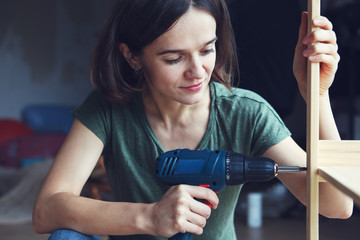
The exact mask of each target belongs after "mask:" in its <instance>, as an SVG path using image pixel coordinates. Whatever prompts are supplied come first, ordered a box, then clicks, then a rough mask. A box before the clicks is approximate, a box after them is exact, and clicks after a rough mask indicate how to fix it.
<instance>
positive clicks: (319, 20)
mask: <svg viewBox="0 0 360 240" xmlns="http://www.w3.org/2000/svg"><path fill="white" fill-rule="evenodd" d="M313 24H314V26H315V27H319V28H322V29H325V30H332V29H333V24H332V23H331V22H330V21H329V19H327V18H326V17H323V16H319V17H316V18H314V19H313Z"/></svg>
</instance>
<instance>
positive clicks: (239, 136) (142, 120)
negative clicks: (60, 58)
mask: <svg viewBox="0 0 360 240" xmlns="http://www.w3.org/2000/svg"><path fill="white" fill-rule="evenodd" d="M210 91H211V111H210V120H209V124H208V127H207V131H206V133H205V135H204V137H203V139H202V140H201V142H200V143H199V146H198V147H197V149H206V148H210V149H223V150H227V151H233V152H238V153H242V154H244V155H248V156H259V155H261V154H263V153H264V152H265V151H266V150H267V149H268V148H269V147H270V146H272V145H274V144H276V143H278V142H280V141H281V140H283V139H284V138H286V137H288V136H289V135H290V132H289V130H288V129H287V128H286V127H285V125H284V123H283V122H282V120H281V119H280V117H279V116H278V115H277V113H276V112H275V111H274V110H273V108H272V107H271V106H270V105H269V104H268V103H267V102H266V101H265V100H263V99H262V98H261V97H260V96H258V95H257V94H255V93H253V92H251V91H247V90H244V89H238V88H234V89H233V91H229V90H228V89H226V88H225V87H224V86H223V85H221V84H219V83H211V84H210ZM74 116H75V117H76V118H77V119H79V120H80V121H81V122H82V123H83V124H84V125H85V126H86V127H88V128H89V129H90V130H91V131H92V132H94V133H95V135H96V136H98V137H99V138H100V139H101V141H102V142H103V143H104V145H105V147H104V151H103V155H104V161H105V166H106V171H107V175H108V179H109V183H110V186H111V190H112V193H113V197H114V200H115V201H121V202H141V203H152V202H156V201H159V200H160V199H161V197H162V196H163V194H164V193H165V191H166V190H167V189H168V186H165V185H163V184H161V183H160V182H159V181H158V180H157V179H156V177H155V173H154V172H155V161H156V157H157V156H159V155H160V154H162V153H164V150H163V148H162V146H161V144H160V142H159V140H158V139H157V137H156V135H155V133H154V132H153V130H152V129H151V127H150V125H149V123H148V121H147V118H146V115H145V112H144V106H143V102H142V98H141V96H140V95H139V96H138V97H137V98H136V99H135V100H134V101H133V102H131V103H127V104H119V103H113V102H110V101H108V100H107V99H106V98H105V97H104V96H103V95H101V94H100V93H99V92H98V91H93V92H92V93H91V94H90V95H89V96H88V97H87V99H86V100H85V102H84V103H83V104H82V105H81V106H80V107H79V108H78V109H76V110H75V111H74ZM241 187H242V186H231V187H227V188H225V190H223V191H221V192H220V193H219V194H218V197H219V199H220V204H219V206H218V208H217V209H216V210H213V211H212V213H211V217H210V219H209V220H208V221H207V224H206V227H205V228H204V233H203V235H201V236H195V235H194V239H195V240H196V239H206V240H232V239H236V234H235V228H234V209H235V206H236V203H237V200H238V196H239V193H240V190H241ZM119 217H121V213H119ZM111 239H127V240H129V239H144V240H147V239H149V240H150V239H152V240H153V239H162V238H156V237H153V236H139V235H135V236H116V237H115V236H112V237H111Z"/></svg>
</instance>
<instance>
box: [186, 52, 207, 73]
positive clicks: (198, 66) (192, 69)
mask: <svg viewBox="0 0 360 240" xmlns="http://www.w3.org/2000/svg"><path fill="white" fill-rule="evenodd" d="M205 73H206V71H205V68H204V65H203V62H202V61H201V59H200V56H193V57H191V60H190V61H189V64H188V66H187V69H186V71H185V78H187V79H202V78H204V76H205Z"/></svg>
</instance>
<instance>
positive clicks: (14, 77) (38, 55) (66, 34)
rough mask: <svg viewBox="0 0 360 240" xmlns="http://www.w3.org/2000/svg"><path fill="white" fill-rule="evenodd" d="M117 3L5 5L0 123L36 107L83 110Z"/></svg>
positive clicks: (0, 10) (65, 0)
mask: <svg viewBox="0 0 360 240" xmlns="http://www.w3.org/2000/svg"><path fill="white" fill-rule="evenodd" d="M113 2H114V1H109V0H107V1H97V0H76V1H72V0H52V1H48V0H32V1H28V0H16V1H13V0H1V3H0V118H2V117H12V118H18V119H19V118H20V116H21V111H22V109H23V108H24V106H26V105H28V104H34V103H51V104H53V103H54V104H70V105H78V104H79V103H81V102H82V100H83V99H84V98H85V97H86V95H87V94H88V92H89V91H90V90H91V84H90V80H89V63H90V58H91V54H92V51H93V48H94V46H95V44H96V38H97V36H98V34H99V31H100V28H101V25H102V23H103V22H104V20H105V18H106V16H107V14H108V12H109V9H110V8H111V6H112V3H113Z"/></svg>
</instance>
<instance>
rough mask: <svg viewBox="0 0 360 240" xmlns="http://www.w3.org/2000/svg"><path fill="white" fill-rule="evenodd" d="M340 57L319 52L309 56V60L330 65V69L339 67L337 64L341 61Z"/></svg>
mask: <svg viewBox="0 0 360 240" xmlns="http://www.w3.org/2000/svg"><path fill="white" fill-rule="evenodd" d="M338 59H340V57H334V56H332V55H328V54H317V55H313V56H310V57H309V60H310V61H311V62H314V63H322V64H325V65H326V66H328V69H334V71H335V70H336V69H337V64H338V62H339V60H338Z"/></svg>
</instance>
